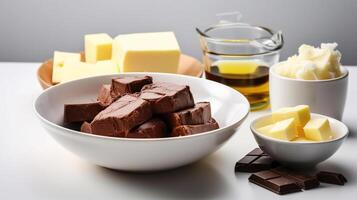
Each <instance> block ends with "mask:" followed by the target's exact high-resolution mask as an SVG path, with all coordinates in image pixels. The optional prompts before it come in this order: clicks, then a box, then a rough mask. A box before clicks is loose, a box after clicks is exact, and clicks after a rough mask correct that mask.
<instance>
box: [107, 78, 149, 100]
mask: <svg viewBox="0 0 357 200" xmlns="http://www.w3.org/2000/svg"><path fill="white" fill-rule="evenodd" d="M151 83H152V77H150V76H143V77H120V78H113V79H112V85H111V88H110V94H111V96H112V98H118V97H120V96H123V95H125V94H132V93H136V92H140V91H141V89H142V87H143V86H144V85H147V84H151Z"/></svg>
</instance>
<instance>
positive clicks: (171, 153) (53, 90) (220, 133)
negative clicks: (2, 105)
mask: <svg viewBox="0 0 357 200" xmlns="http://www.w3.org/2000/svg"><path fill="white" fill-rule="evenodd" d="M143 75H149V76H152V77H153V81H154V82H157V81H164V82H171V83H176V84H183V85H189V86H190V89H191V91H192V94H193V97H194V98H195V101H196V102H198V101H209V102H210V103H211V107H212V116H213V117H214V118H215V119H216V120H217V122H218V123H219V125H220V128H219V129H217V130H213V131H209V132H205V133H200V134H196V135H190V136H184V137H171V138H157V139H130V138H113V137H105V136H98V135H92V134H86V133H82V132H79V131H75V130H71V129H68V128H65V127H64V126H63V105H64V104H65V103H81V102H88V101H90V100H95V99H96V97H97V93H98V90H99V88H100V86H101V85H102V84H107V83H110V81H111V78H113V77H123V76H143ZM34 107H35V112H36V114H37V116H38V117H39V119H40V121H41V123H42V125H43V126H44V128H45V129H46V130H47V132H48V133H49V134H50V135H51V136H52V137H53V138H54V139H55V140H56V141H57V142H58V143H60V144H61V145H62V146H64V147H65V148H66V149H68V150H70V151H72V152H73V153H74V154H77V155H78V156H79V157H81V158H83V159H85V160H88V161H89V162H91V163H94V164H97V165H100V166H104V167H107V168H112V169H118V170H125V171H157V170H165V169H170V168H176V167H179V166H183V165H187V164H189V163H192V162H195V161H197V160H199V159H201V158H203V157H204V156H206V155H208V154H210V153H212V152H214V151H215V150H217V149H218V148H219V147H220V146H222V144H224V143H225V142H226V141H227V140H228V139H229V138H230V137H231V136H232V135H233V134H234V133H235V132H236V130H237V128H238V127H239V126H240V125H241V124H242V122H243V121H244V119H245V118H246V116H247V115H248V113H249V102H248V100H247V99H246V98H245V97H244V96H243V95H242V94H240V93H239V92H237V91H236V90H234V89H232V88H230V87H228V86H225V85H223V84H219V83H217V82H213V81H209V80H206V79H202V78H195V77H189V76H184V75H175V74H164V73H127V74H119V75H107V76H97V77H91V78H85V79H80V80H75V81H71V82H68V83H63V84H59V85H57V86H53V87H50V88H49V89H47V90H45V91H44V92H43V93H42V94H41V95H40V96H39V97H38V98H37V99H36V101H35V103H34Z"/></svg>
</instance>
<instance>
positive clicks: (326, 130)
mask: <svg viewBox="0 0 357 200" xmlns="http://www.w3.org/2000/svg"><path fill="white" fill-rule="evenodd" d="M304 132H305V137H306V138H307V139H309V140H314V141H326V140H330V139H332V138H333V135H332V131H331V128H330V123H329V121H328V119H327V118H316V119H311V120H310V121H309V122H308V123H307V124H306V125H305V127H304Z"/></svg>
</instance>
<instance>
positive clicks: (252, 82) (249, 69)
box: [205, 61, 269, 110]
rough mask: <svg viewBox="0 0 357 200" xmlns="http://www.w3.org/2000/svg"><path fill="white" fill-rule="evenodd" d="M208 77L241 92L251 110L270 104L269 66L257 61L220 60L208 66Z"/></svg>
mask: <svg viewBox="0 0 357 200" xmlns="http://www.w3.org/2000/svg"><path fill="white" fill-rule="evenodd" d="M205 75H206V78H207V79H209V80H213V81H216V82H219V83H222V84H225V85H228V86H230V87H232V88H234V89H236V90H238V91H239V92H241V93H242V94H243V95H244V96H245V97H246V98H247V99H248V101H249V103H250V105H251V110H259V109H263V108H265V107H266V106H268V105H269V67H268V66H266V65H265V64H263V63H260V62H256V61H220V62H216V63H213V64H212V65H211V66H206V70H205Z"/></svg>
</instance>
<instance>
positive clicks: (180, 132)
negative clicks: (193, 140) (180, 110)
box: [171, 118, 219, 137]
mask: <svg viewBox="0 0 357 200" xmlns="http://www.w3.org/2000/svg"><path fill="white" fill-rule="evenodd" d="M218 128H219V126H218V123H217V122H216V120H214V119H213V118H211V119H210V120H209V121H208V122H207V123H205V124H198V125H182V126H177V127H175V128H174V129H173V130H172V132H171V136H172V137H177V136H185V135H193V134H197V133H202V132H206V131H211V130H214V129H218Z"/></svg>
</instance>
